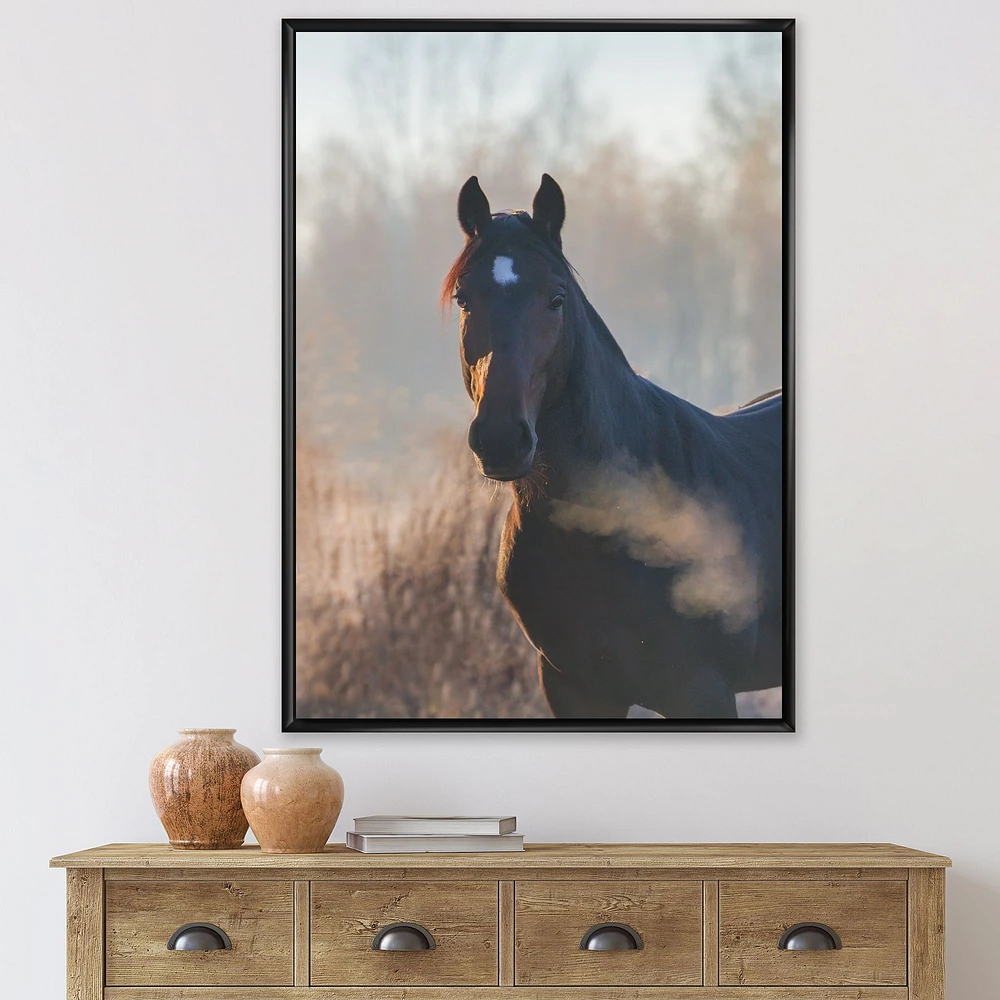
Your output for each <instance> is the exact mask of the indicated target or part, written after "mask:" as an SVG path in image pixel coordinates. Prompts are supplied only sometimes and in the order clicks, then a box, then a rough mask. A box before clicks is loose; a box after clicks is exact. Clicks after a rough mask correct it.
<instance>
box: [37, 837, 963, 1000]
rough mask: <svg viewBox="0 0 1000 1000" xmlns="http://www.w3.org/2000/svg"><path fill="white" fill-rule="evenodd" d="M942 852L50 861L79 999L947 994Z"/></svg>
mask: <svg viewBox="0 0 1000 1000" xmlns="http://www.w3.org/2000/svg"><path fill="white" fill-rule="evenodd" d="M950 864H951V862H950V861H949V860H948V859H947V858H944V857H941V856H939V855H936V854H925V853H923V852H922V851H914V850H910V849H908V848H905V847H895V846H893V845H891V844H535V845H531V846H529V847H527V848H526V849H525V851H524V853H523V854H445V855H442V854H411V855H395V856H391V855H390V856H386V855H365V854H356V853H354V852H353V851H348V850H347V849H346V848H343V847H330V848H329V849H328V850H327V852H326V853H325V854H317V855H294V856H288V855H285V856H278V855H264V854H261V853H260V851H259V850H258V849H256V848H252V847H245V848H242V849H241V850H238V851H173V850H171V849H170V848H168V847H167V846H165V845H159V844H110V845H108V846H106V847H98V848H95V849H94V850H90V851H81V852H80V853H78V854H68V855H66V856H64V857H59V858H54V859H53V861H52V866H53V867H59V868H66V869H67V872H66V875H67V943H68V951H69V953H68V987H67V995H68V996H69V997H70V998H71V1000H306V998H309V1000H443V998H445V997H451V998H459V1000H493V998H495V1000H515V998H517V1000H522V998H523V1000H601V998H604V1000H654V998H656V1000H722V998H725V1000H751V998H752V1000H941V998H943V997H944V869H945V868H947V867H948V866H950Z"/></svg>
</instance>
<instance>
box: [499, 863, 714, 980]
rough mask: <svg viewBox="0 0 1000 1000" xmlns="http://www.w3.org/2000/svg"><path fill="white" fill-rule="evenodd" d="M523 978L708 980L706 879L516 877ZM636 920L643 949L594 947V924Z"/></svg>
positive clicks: (520, 974) (633, 922) (519, 964)
mask: <svg viewBox="0 0 1000 1000" xmlns="http://www.w3.org/2000/svg"><path fill="white" fill-rule="evenodd" d="M515 891H516V896H515V901H514V908H515V914H516V917H515V950H516V959H515V963H516V969H515V979H516V982H517V985H518V986H584V985H587V986H658V985H672V986H700V985H701V980H702V951H701V949H702V913H701V904H702V886H701V883H700V882H677V881H674V882H617V883H597V882H531V881H523V880H522V881H519V882H518V883H517V885H516V890H515ZM600 923H621V924H628V925H629V926H630V927H631V928H633V930H635V931H637V932H638V934H639V935H640V937H641V938H642V942H643V947H642V949H641V950H636V951H586V950H581V948H580V940H581V938H582V937H583V935H584V934H585V933H586V931H587V930H588V929H589V928H590V927H593V926H594V924H600Z"/></svg>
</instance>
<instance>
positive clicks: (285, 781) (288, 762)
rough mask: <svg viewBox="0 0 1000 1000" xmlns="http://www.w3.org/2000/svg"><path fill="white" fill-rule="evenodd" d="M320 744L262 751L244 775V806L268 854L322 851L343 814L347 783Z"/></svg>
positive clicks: (262, 849)
mask: <svg viewBox="0 0 1000 1000" xmlns="http://www.w3.org/2000/svg"><path fill="white" fill-rule="evenodd" d="M322 752H323V751H322V750H319V749H316V748H300V747H296V748H294V749H281V750H267V749H265V750H264V759H263V760H262V761H261V762H260V763H259V764H258V765H257V766H256V767H254V768H252V769H251V770H249V771H247V773H246V774H245V775H244V776H243V789H242V795H243V809H244V811H245V812H246V815H247V819H248V820H249V821H250V829H252V830H253V832H254V836H255V837H256V838H257V841H258V843H259V844H260V849H261V851H262V852H263V853H264V854H319V853H321V852H322V851H323V849H324V848H325V847H326V842H327V840H329V839H330V834H331V833H332V832H333V828H334V826H335V825H336V823H337V817H338V816H340V810H341V807H342V806H343V804H344V782H343V781H342V780H341V777H340V775H339V774H338V773H337V772H336V771H335V770H334V769H333V768H332V767H330V766H329V765H328V764H325V763H323V761H322V760H320V756H319V755H320V754H321V753H322Z"/></svg>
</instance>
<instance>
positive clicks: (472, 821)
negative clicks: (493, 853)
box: [354, 816, 517, 837]
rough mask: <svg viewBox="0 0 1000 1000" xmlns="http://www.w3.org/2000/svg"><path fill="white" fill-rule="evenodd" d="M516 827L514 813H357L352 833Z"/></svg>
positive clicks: (435, 833) (441, 832)
mask: <svg viewBox="0 0 1000 1000" xmlns="http://www.w3.org/2000/svg"><path fill="white" fill-rule="evenodd" d="M516 829H517V819H516V818H515V817H514V816H358V817H356V818H355V820H354V832H355V833H404V834H418V835H427V836H438V837H440V836H446V835H448V834H481V835H489V834H492V835H494V836H497V835H498V834H503V833H513V832H514V831H515V830H516Z"/></svg>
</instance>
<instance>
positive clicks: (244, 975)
mask: <svg viewBox="0 0 1000 1000" xmlns="http://www.w3.org/2000/svg"><path fill="white" fill-rule="evenodd" d="M292 896H293V892H292V883H291V882H238V881H234V882H194V881H190V882H189V881H185V882H179V881H178V882H169V881H163V882H145V881H143V882H117V881H115V882H108V883H107V888H106V897H105V935H106V945H107V950H106V956H107V957H106V979H107V985H108V986H291V985H292V975H293V972H292V948H293V945H292V939H293V930H294V925H293V918H292ZM186 924H211V925H213V926H215V927H217V928H219V929H220V930H221V931H222V932H223V935H224V937H225V938H227V939H228V944H229V945H230V947H229V948H225V949H222V950H216V951H185V950H171V949H170V948H168V944H169V942H170V939H171V936H172V935H174V933H175V931H177V930H178V929H180V928H182V927H184V925H186ZM181 944H182V945H183V941H182V942H181Z"/></svg>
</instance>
